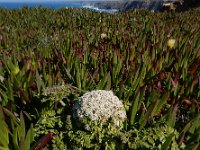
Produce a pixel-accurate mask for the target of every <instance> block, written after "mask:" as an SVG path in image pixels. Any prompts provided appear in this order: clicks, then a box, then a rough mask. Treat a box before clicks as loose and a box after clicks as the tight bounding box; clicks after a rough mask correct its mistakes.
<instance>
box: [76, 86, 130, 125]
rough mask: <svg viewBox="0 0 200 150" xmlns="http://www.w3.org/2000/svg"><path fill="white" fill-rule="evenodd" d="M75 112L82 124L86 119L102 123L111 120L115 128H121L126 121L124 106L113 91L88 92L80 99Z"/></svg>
mask: <svg viewBox="0 0 200 150" xmlns="http://www.w3.org/2000/svg"><path fill="white" fill-rule="evenodd" d="M73 110H74V113H73V117H74V118H75V119H78V121H80V122H82V120H83V118H84V117H88V118H89V119H90V120H92V121H100V123H104V122H106V121H107V120H108V119H111V120H112V122H113V123H114V125H115V126H120V123H121V122H123V121H124V120H125V119H126V112H125V109H124V106H123V104H122V102H121V101H120V100H119V99H118V97H117V96H115V95H114V94H113V92H112V91H105V90H95V91H91V92H87V93H85V94H84V95H83V96H82V97H80V98H79V99H78V101H77V103H76V104H75V105H74V108H73Z"/></svg>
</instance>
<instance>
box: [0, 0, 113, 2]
mask: <svg viewBox="0 0 200 150" xmlns="http://www.w3.org/2000/svg"><path fill="white" fill-rule="evenodd" d="M44 1H51V2H56V1H72V2H73V1H106V0H0V2H44ZM115 1H116V0H115Z"/></svg>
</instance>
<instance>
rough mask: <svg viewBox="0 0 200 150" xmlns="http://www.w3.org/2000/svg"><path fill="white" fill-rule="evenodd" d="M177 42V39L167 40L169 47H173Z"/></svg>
mask: <svg viewBox="0 0 200 150" xmlns="http://www.w3.org/2000/svg"><path fill="white" fill-rule="evenodd" d="M175 42H176V40H175V39H169V40H168V41H167V46H168V47H169V48H173V47H174V45H175Z"/></svg>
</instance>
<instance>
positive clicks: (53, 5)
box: [0, 1, 82, 9]
mask: <svg viewBox="0 0 200 150" xmlns="http://www.w3.org/2000/svg"><path fill="white" fill-rule="evenodd" d="M24 6H27V7H29V8H30V7H46V8H53V9H59V8H65V7H72V8H82V5H81V4H80V3H76V2H64V1H58V2H34V1H33V2H0V7H1V8H7V9H18V8H22V7H24Z"/></svg>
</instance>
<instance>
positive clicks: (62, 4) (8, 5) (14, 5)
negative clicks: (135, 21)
mask: <svg viewBox="0 0 200 150" xmlns="http://www.w3.org/2000/svg"><path fill="white" fill-rule="evenodd" d="M24 6H27V7H29V8H30V7H46V8H53V9H60V8H65V7H71V8H85V9H86V8H87V9H91V10H95V11H98V12H108V13H112V12H116V11H117V10H115V9H99V8H97V7H94V6H90V5H88V6H87V5H82V4H81V3H80V2H79V3H78V2H72V1H71V2H64V1H57V2H34V1H33V2H0V8H6V9H19V8H22V7H24Z"/></svg>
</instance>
